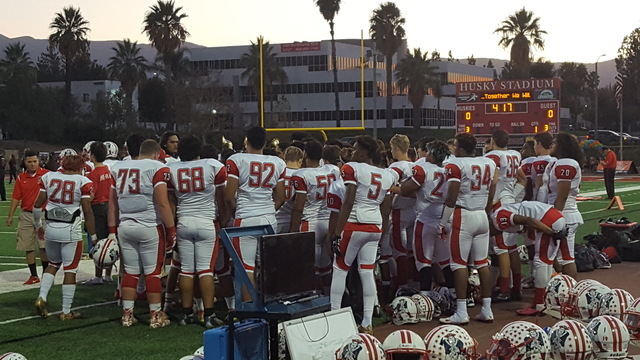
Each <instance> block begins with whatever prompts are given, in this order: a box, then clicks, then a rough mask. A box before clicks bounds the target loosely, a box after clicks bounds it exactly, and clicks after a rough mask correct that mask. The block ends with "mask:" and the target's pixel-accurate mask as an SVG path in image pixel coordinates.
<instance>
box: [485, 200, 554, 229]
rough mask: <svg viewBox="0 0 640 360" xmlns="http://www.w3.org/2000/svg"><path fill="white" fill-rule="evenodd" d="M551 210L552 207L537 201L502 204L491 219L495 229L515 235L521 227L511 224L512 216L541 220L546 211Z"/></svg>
mask: <svg viewBox="0 0 640 360" xmlns="http://www.w3.org/2000/svg"><path fill="white" fill-rule="evenodd" d="M552 208H553V206H551V205H549V204H545V203H542V202H539V201H523V202H521V203H512V204H504V205H502V206H501V207H500V208H498V209H496V211H494V212H493V214H492V215H491V219H492V220H493V224H494V226H495V227H496V229H498V230H500V231H505V232H511V233H515V232H519V231H521V230H522V226H521V225H516V224H515V223H514V222H513V217H514V215H522V216H526V217H530V218H533V219H536V220H542V218H544V215H545V214H546V213H547V211H549V209H552Z"/></svg>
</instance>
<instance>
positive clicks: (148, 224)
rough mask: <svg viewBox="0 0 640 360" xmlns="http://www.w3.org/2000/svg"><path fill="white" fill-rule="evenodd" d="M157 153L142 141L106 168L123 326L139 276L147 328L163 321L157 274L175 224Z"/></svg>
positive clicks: (172, 241) (165, 322) (164, 170)
mask: <svg viewBox="0 0 640 360" xmlns="http://www.w3.org/2000/svg"><path fill="white" fill-rule="evenodd" d="M131 150H132V149H129V151H130V152H131ZM132 155H133V154H132ZM159 156H160V145H158V143H157V142H156V141H155V140H151V139H149V140H145V141H144V142H142V144H141V145H140V150H139V156H138V157H137V160H125V161H121V162H119V163H118V164H117V165H115V166H114V167H113V168H112V169H111V176H112V178H113V180H114V181H113V186H112V188H111V197H110V200H109V214H108V219H109V220H108V221H109V238H113V239H115V238H116V233H117V234H118V237H119V238H120V241H119V244H120V251H121V261H122V263H123V265H124V275H123V279H122V307H123V315H122V319H121V321H122V325H123V326H125V327H129V326H131V325H133V324H134V323H135V322H136V319H135V317H134V316H133V307H134V302H135V300H136V297H137V296H136V286H137V284H138V279H139V278H140V276H144V278H145V283H146V289H147V301H148V302H149V311H150V314H151V320H150V324H149V327H150V328H152V329H155V328H160V327H164V326H167V325H169V319H168V318H167V316H166V314H165V313H164V312H163V311H162V309H161V305H160V303H161V300H162V298H161V296H162V294H161V292H162V284H161V281H160V276H161V274H162V266H163V263H164V258H165V252H166V250H167V249H171V248H173V245H174V244H175V239H176V228H175V223H174V217H173V212H172V210H171V205H170V203H169V199H168V194H167V184H168V183H169V181H170V178H171V174H170V172H169V168H168V167H167V166H166V165H164V164H162V163H161V162H159V161H158V158H159ZM163 225H164V226H163ZM165 232H166V234H165ZM141 270H142V273H141Z"/></svg>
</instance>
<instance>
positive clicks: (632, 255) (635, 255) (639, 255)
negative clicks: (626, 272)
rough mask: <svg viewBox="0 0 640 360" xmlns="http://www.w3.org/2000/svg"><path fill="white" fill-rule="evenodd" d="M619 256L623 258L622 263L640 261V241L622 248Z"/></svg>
mask: <svg viewBox="0 0 640 360" xmlns="http://www.w3.org/2000/svg"><path fill="white" fill-rule="evenodd" d="M618 254H620V256H621V257H622V261H640V240H636V241H632V242H630V243H628V244H626V245H624V246H621V247H620V252H618Z"/></svg>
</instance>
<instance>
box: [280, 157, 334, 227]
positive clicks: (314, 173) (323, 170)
mask: <svg viewBox="0 0 640 360" xmlns="http://www.w3.org/2000/svg"><path fill="white" fill-rule="evenodd" d="M334 168H335V169H334ZM335 170H337V166H334V165H331V167H330V166H329V165H323V166H320V167H317V168H305V169H300V170H298V171H296V172H295V173H293V176H292V177H291V181H292V182H293V184H294V185H293V186H294V188H295V190H296V193H299V194H303V195H306V197H307V199H306V201H305V204H304V210H303V213H302V220H304V221H309V220H327V219H329V210H328V209H327V192H328V190H329V187H330V186H331V184H332V183H333V182H334V181H336V179H337V177H338V174H337V172H336V171H335Z"/></svg>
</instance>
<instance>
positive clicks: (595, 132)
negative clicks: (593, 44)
mask: <svg viewBox="0 0 640 360" xmlns="http://www.w3.org/2000/svg"><path fill="white" fill-rule="evenodd" d="M603 56H606V55H605V54H602V55H600V56H598V58H597V59H596V108H595V123H596V128H595V129H594V130H595V131H594V132H593V133H594V137H595V139H596V140H598V85H599V84H600V77H599V76H598V61H600V58H601V57H603Z"/></svg>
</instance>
